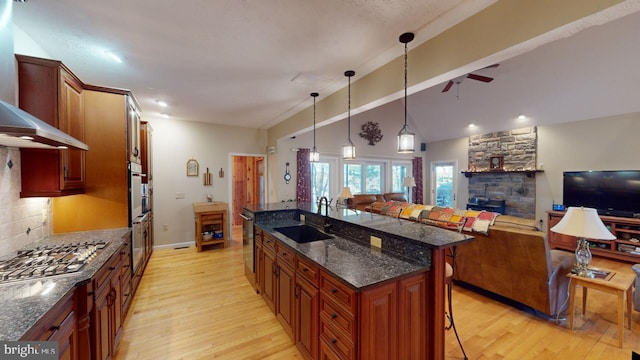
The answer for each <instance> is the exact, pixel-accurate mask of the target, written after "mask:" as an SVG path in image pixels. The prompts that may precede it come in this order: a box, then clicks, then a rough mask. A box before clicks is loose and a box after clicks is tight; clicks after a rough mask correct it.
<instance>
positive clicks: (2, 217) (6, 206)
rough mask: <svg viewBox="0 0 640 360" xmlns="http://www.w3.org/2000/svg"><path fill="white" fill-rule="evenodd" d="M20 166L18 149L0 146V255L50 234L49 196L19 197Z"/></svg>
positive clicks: (50, 208) (9, 252) (10, 252)
mask: <svg viewBox="0 0 640 360" xmlns="http://www.w3.org/2000/svg"><path fill="white" fill-rule="evenodd" d="M10 165H11V166H10ZM20 167H21V163H20V150H19V149H15V148H7V147H4V146H0V256H5V255H8V254H12V253H15V252H16V250H18V249H21V248H22V247H24V246H25V245H28V244H30V243H32V242H34V241H37V240H40V239H42V238H44V237H47V236H49V235H50V234H51V229H52V227H51V219H52V213H51V211H52V207H51V199H50V198H24V199H21V198H20V182H21V180H20Z"/></svg>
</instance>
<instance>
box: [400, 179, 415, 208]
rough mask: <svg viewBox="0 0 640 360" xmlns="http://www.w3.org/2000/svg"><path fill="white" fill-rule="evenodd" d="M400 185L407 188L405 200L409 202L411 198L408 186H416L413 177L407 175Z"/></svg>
mask: <svg viewBox="0 0 640 360" xmlns="http://www.w3.org/2000/svg"><path fill="white" fill-rule="evenodd" d="M402 186H405V187H406V188H407V202H411V199H409V198H410V196H409V191H410V188H412V187H415V186H416V180H415V179H414V178H413V176H407V177H405V178H404V179H403V180H402Z"/></svg>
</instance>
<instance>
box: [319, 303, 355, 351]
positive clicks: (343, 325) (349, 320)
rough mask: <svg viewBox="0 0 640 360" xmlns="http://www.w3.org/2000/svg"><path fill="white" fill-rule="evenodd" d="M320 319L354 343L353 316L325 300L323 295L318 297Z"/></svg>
mask: <svg viewBox="0 0 640 360" xmlns="http://www.w3.org/2000/svg"><path fill="white" fill-rule="evenodd" d="M320 319H322V321H324V322H325V323H326V324H331V325H332V326H333V327H335V328H339V329H340V330H341V331H342V332H344V334H345V335H348V336H349V339H351V341H352V342H355V334H356V332H355V328H356V321H355V319H354V317H353V315H351V314H349V313H348V312H346V311H345V310H343V309H342V308H341V307H340V306H336V305H335V304H333V303H332V302H331V301H329V300H327V297H326V296H325V295H320Z"/></svg>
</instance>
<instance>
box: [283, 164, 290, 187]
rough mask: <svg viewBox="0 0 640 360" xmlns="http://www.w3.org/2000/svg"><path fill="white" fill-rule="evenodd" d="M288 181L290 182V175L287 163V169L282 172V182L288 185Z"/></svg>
mask: <svg viewBox="0 0 640 360" xmlns="http://www.w3.org/2000/svg"><path fill="white" fill-rule="evenodd" d="M289 181H291V174H290V173H289V163H287V167H286V168H285V170H284V182H285V183H286V184H288V183H289Z"/></svg>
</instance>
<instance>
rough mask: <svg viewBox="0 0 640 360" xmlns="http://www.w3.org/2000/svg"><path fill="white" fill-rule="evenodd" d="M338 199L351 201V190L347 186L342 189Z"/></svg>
mask: <svg viewBox="0 0 640 360" xmlns="http://www.w3.org/2000/svg"><path fill="white" fill-rule="evenodd" d="M338 197H339V198H341V199H353V195H352V194H351V189H350V188H349V187H347V186H345V187H343V188H342V191H340V195H338Z"/></svg>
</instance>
